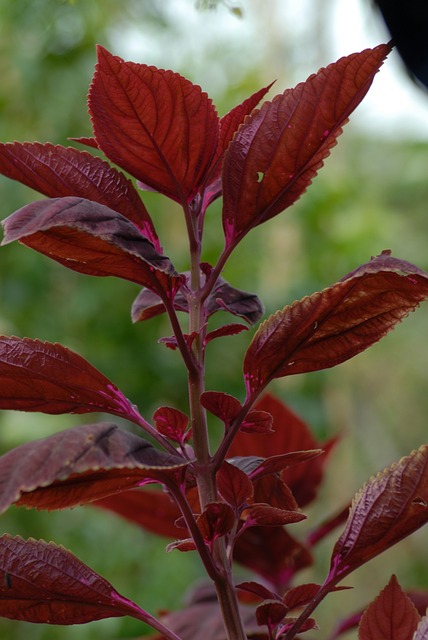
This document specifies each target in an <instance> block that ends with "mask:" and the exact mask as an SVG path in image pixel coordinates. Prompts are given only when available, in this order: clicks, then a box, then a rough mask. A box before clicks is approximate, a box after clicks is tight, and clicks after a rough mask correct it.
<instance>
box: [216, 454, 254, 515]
mask: <svg viewBox="0 0 428 640" xmlns="http://www.w3.org/2000/svg"><path fill="white" fill-rule="evenodd" d="M216 481H217V488H218V490H219V492H220V495H221V496H222V498H223V499H224V500H225V501H226V502H228V503H229V504H230V505H231V507H233V508H234V509H235V510H237V509H239V508H240V507H242V505H243V504H245V503H246V502H247V500H249V499H250V498H251V497H252V495H253V483H252V482H251V480H250V479H249V477H248V476H247V474H246V473H244V472H243V471H241V470H240V469H238V467H235V465H233V464H229V463H228V462H223V464H222V466H221V467H220V469H219V470H218V472H217V476H216Z"/></svg>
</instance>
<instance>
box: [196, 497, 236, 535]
mask: <svg viewBox="0 0 428 640" xmlns="http://www.w3.org/2000/svg"><path fill="white" fill-rule="evenodd" d="M197 523H198V527H199V530H200V532H201V534H202V537H203V538H204V540H205V542H208V543H211V542H214V540H216V539H217V538H220V537H221V536H224V535H226V533H229V531H230V530H231V529H232V527H233V525H234V524H235V514H234V513H233V510H232V509H231V507H230V506H229V505H228V504H225V503H224V502H211V503H209V504H207V506H206V508H205V510H204V511H203V512H202V513H201V515H200V516H199V518H198V519H197Z"/></svg>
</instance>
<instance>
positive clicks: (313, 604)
mask: <svg viewBox="0 0 428 640" xmlns="http://www.w3.org/2000/svg"><path fill="white" fill-rule="evenodd" d="M333 586H334V583H332V582H330V581H329V579H328V578H327V580H326V582H324V584H323V585H322V587H320V590H319V591H318V593H317V594H316V596H314V597H313V598H312V600H311V601H310V603H309V604H308V605H307V606H306V607H305V609H304V610H303V611H302V613H301V614H300V616H299V617H298V618H297V620H296V622H295V623H294V624H293V626H292V627H291V629H289V630H288V631H287V633H286V634H285V636H284V640H293V638H295V637H296V635H297V634H298V633H299V631H300V629H301V628H302V626H303V625H304V623H305V622H306V620H307V619H308V618H309V616H310V615H311V613H312V611H315V609H316V608H317V606H318V605H319V603H320V602H321V601H322V600H324V598H325V597H326V595H328V594H329V593H330V591H331V588H332V587H333Z"/></svg>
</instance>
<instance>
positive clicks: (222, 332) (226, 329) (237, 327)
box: [205, 323, 248, 344]
mask: <svg viewBox="0 0 428 640" xmlns="http://www.w3.org/2000/svg"><path fill="white" fill-rule="evenodd" d="M243 331H248V327H247V326H246V325H245V324H238V323H234V324H225V325H223V326H222V327H219V328H218V329H214V330H213V331H209V332H208V333H207V335H206V336H205V344H208V343H209V342H211V340H215V339H216V338H224V337H225V336H235V335H237V334H238V333H242V332H243Z"/></svg>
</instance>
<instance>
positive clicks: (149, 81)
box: [89, 46, 219, 203]
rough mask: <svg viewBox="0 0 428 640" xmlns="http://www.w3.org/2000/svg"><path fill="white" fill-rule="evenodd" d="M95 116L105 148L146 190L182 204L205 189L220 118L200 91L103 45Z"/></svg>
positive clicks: (92, 100)
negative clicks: (157, 192) (116, 53)
mask: <svg viewBox="0 0 428 640" xmlns="http://www.w3.org/2000/svg"><path fill="white" fill-rule="evenodd" d="M89 111H90V114H91V118H92V124H93V128H94V134H95V138H96V141H97V144H98V146H99V147H100V149H102V151H103V152H104V153H105V155H106V156H107V157H108V158H110V160H112V161H113V162H114V163H115V164H117V165H119V166H120V167H122V168H123V169H125V170H126V171H127V172H128V173H130V174H131V175H133V176H134V177H135V178H138V180H140V181H141V182H142V183H143V184H144V185H147V186H148V187H149V188H150V189H152V190H155V191H159V192H160V193H163V194H164V195H166V196H168V197H170V198H172V199H174V200H176V201H178V202H180V203H189V202H190V201H191V200H192V199H193V198H194V197H195V195H196V194H197V193H198V192H200V191H201V190H202V188H203V185H204V181H205V180H206V178H207V171H208V170H209V168H210V164H211V161H212V158H213V156H214V153H215V151H216V149H217V144H218V139H219V119H218V116H217V113H216V110H215V108H214V106H213V105H212V103H211V100H210V99H209V98H208V96H207V95H206V93H204V92H203V91H202V90H201V88H200V87H198V86H197V85H194V84H192V83H191V82H190V81H189V80H186V79H185V78H183V77H182V76H180V75H179V74H178V73H174V72H172V71H165V70H163V69H157V68H156V67H149V66H147V65H145V64H137V63H134V62H125V61H124V60H122V59H121V58H119V57H117V56H114V55H112V54H111V53H109V52H108V51H107V50H106V49H104V48H103V47H101V46H99V47H98V64H97V67H96V72H95V75H94V79H93V81H92V84H91V87H90V91H89Z"/></svg>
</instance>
